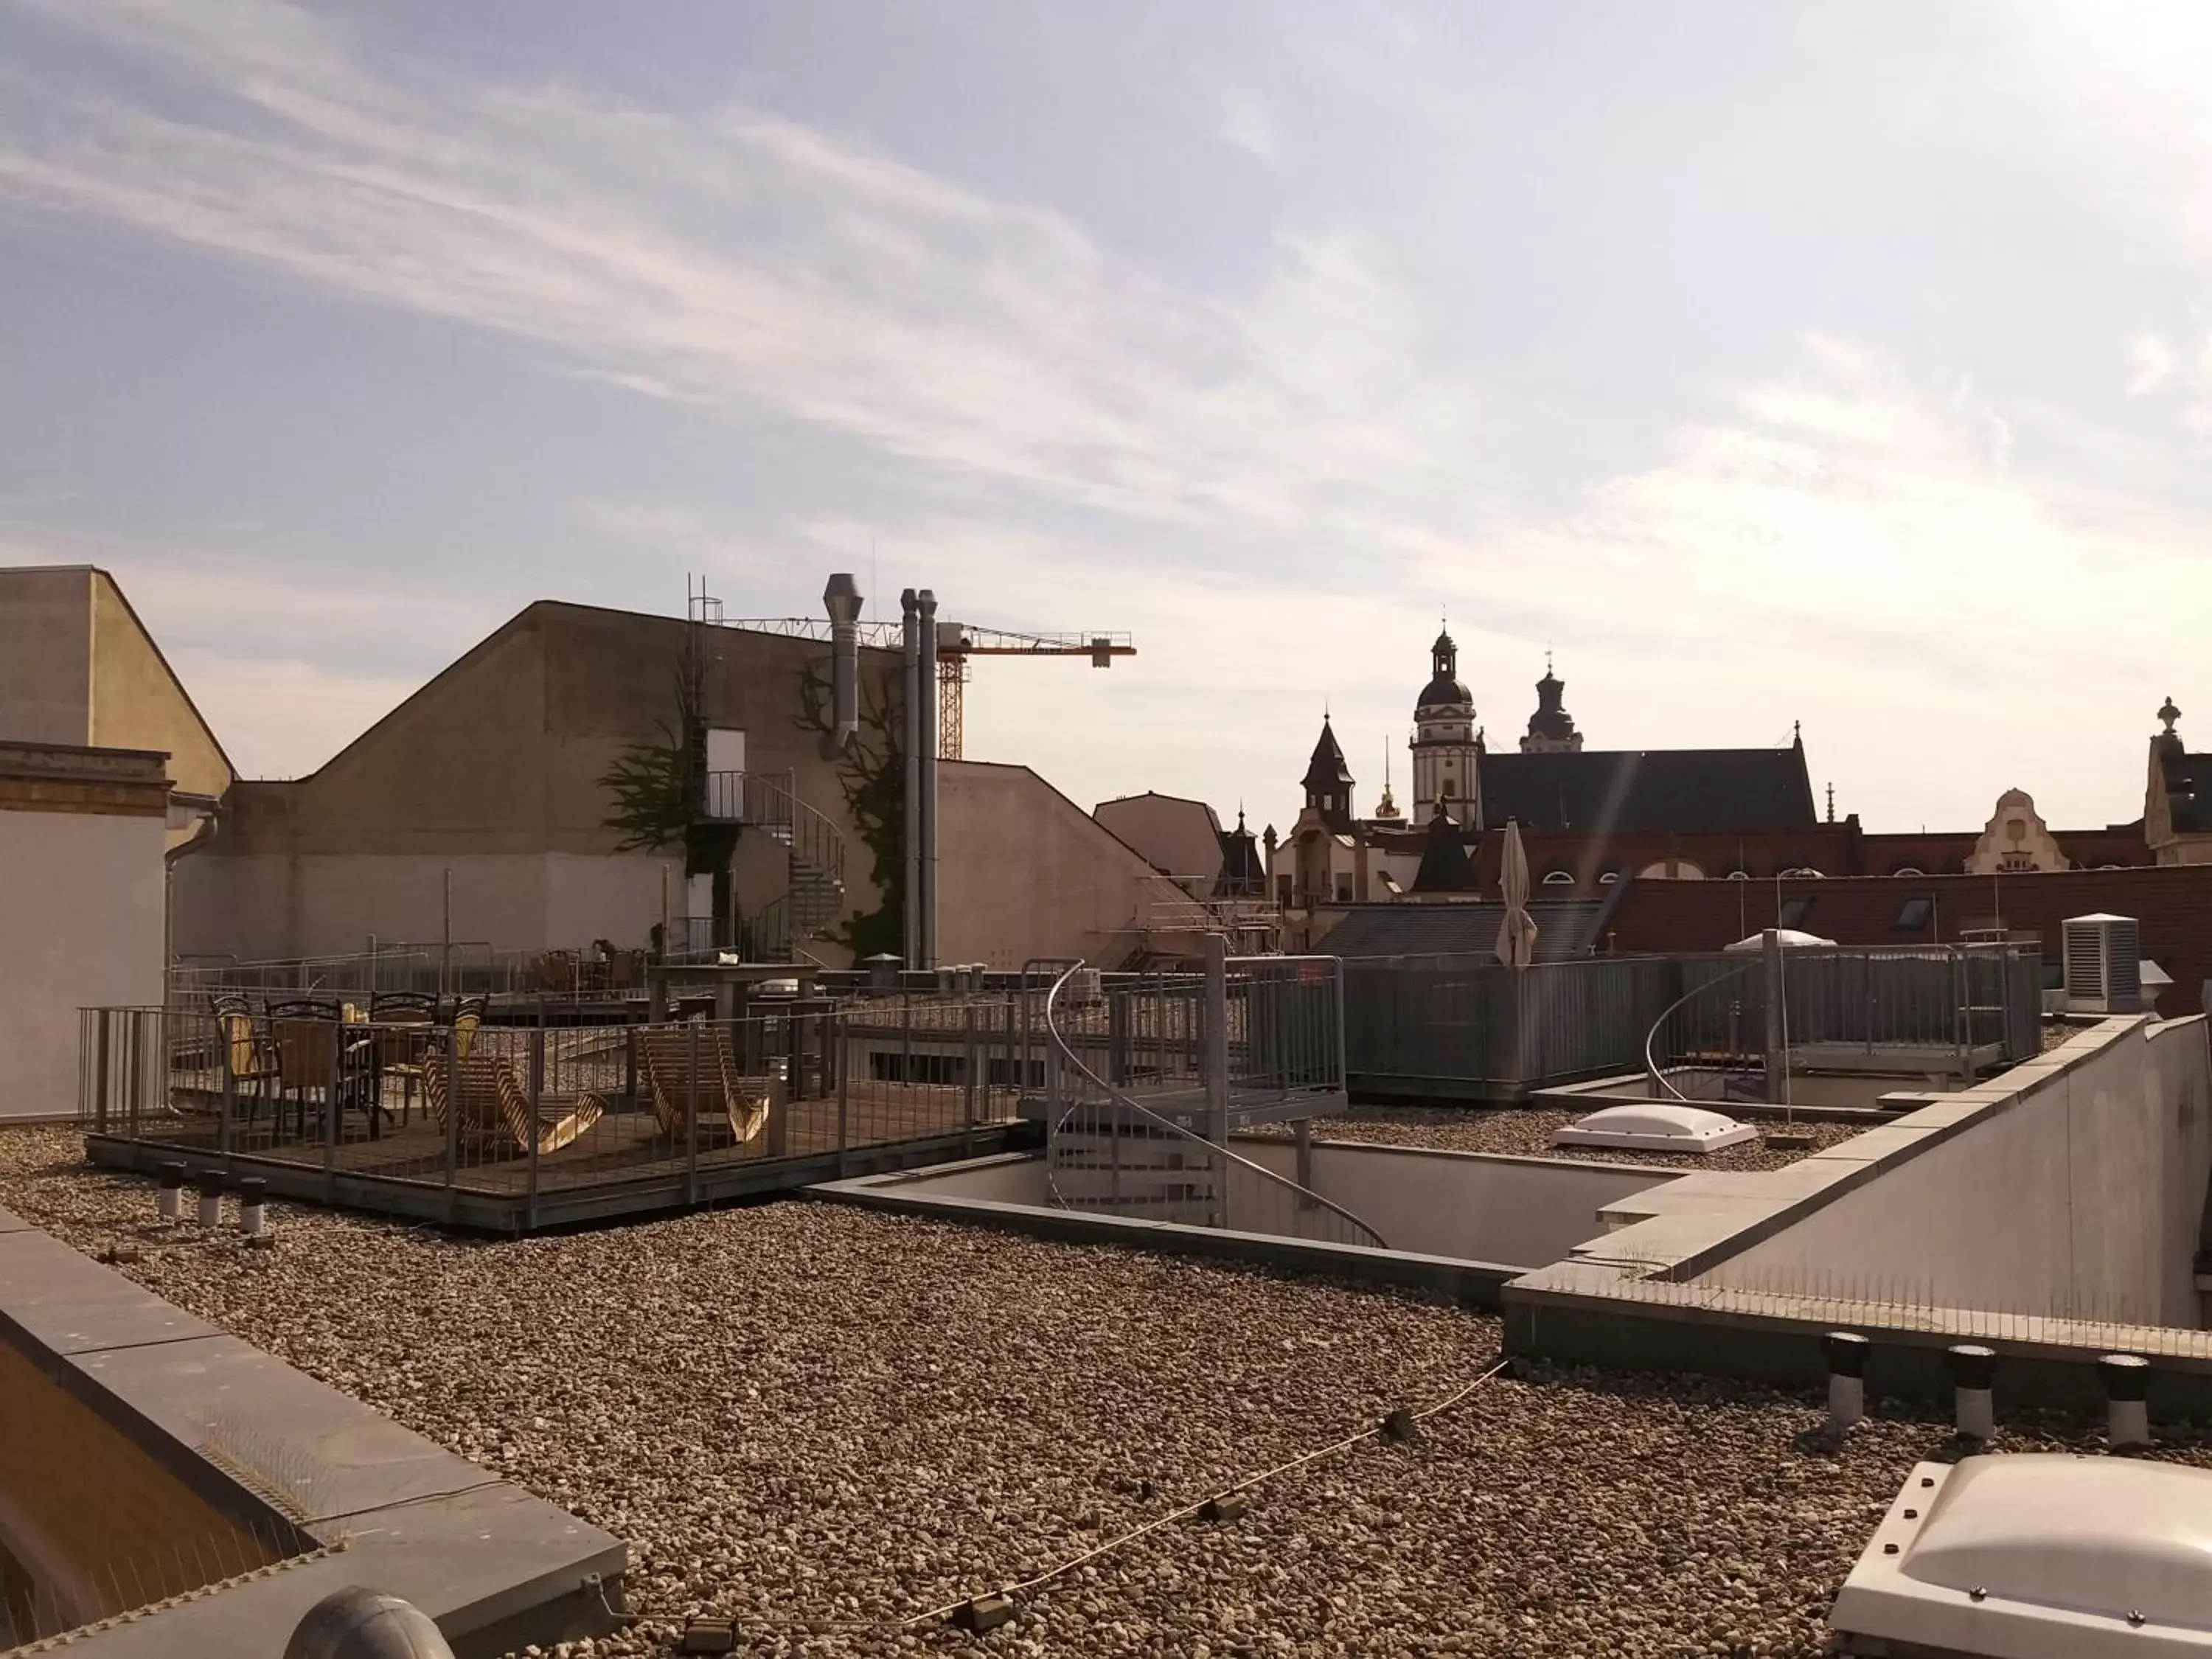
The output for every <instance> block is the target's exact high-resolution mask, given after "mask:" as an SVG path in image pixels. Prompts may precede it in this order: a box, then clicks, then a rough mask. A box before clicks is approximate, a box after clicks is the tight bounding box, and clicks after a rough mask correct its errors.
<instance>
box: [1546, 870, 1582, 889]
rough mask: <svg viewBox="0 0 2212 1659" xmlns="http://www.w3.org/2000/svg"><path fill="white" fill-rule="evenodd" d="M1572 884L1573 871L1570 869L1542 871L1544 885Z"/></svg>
mask: <svg viewBox="0 0 2212 1659" xmlns="http://www.w3.org/2000/svg"><path fill="white" fill-rule="evenodd" d="M1574 884H1575V875H1574V872H1573V871H1571V870H1547V871H1545V872H1544V885H1545V886H1547V887H1571V886H1573V885H1574Z"/></svg>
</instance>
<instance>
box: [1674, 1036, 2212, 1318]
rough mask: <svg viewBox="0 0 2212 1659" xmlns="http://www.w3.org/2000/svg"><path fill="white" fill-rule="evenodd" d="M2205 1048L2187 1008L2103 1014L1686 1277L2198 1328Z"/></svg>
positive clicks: (2210, 1147) (2208, 1086) (1925, 1115)
mask: <svg viewBox="0 0 2212 1659" xmlns="http://www.w3.org/2000/svg"><path fill="white" fill-rule="evenodd" d="M2208 1058H2212V1057H2208V1053H2207V1048H2206V1042H2205V1022H2204V1020H2203V1018H2202V1017H2201V1016H2200V1017H2197V1018H2191V1019H2187V1020H2177V1021H2172V1022H2170V1023H2168V1024H2146V1023H2144V1022H2143V1021H2142V1020H2139V1019H2136V1020H2115V1021H2107V1022H2106V1023H2105V1024H2102V1025H2100V1026H2098V1027H2097V1028H2095V1029H2094V1030H2092V1031H2089V1032H2086V1033H2084V1034H2082V1035H2081V1036H2077V1037H2075V1038H2074V1039H2073V1040H2072V1041H2070V1042H2068V1043H2066V1044H2064V1045H2063V1046H2062V1047H2061V1048H2058V1049H2056V1050H2054V1051H2053V1052H2052V1053H2051V1054H2050V1055H2049V1056H2047V1057H2045V1058H2043V1059H2040V1060H2031V1061H2029V1062H2028V1063H2027V1064H2026V1065H2023V1066H2017V1067H2015V1068H2014V1069H2013V1070H2012V1071H2010V1072H2008V1073H2005V1074H2004V1075H2003V1076H2002V1077H2001V1078H1999V1079H1995V1080H1993V1081H1992V1082H1991V1083H1990V1085H1987V1086H1986V1087H1985V1088H1983V1089H1976V1090H1970V1091H1966V1092H1965V1093H1964V1094H1961V1095H1959V1096H1956V1097H1953V1098H1952V1100H1951V1101H1950V1102H1949V1103H1944V1104H1938V1105H1934V1106H1930V1107H1927V1108H1923V1109H1922V1110H1920V1111H1918V1112H1915V1113H1911V1114H1910V1115H1906V1116H1905V1117H1904V1118H1901V1119H1899V1121H1898V1122H1897V1123H1896V1124H1895V1125H1893V1126H1892V1127H1889V1128H1887V1129H1883V1130H1878V1131H1875V1134H1876V1135H1880V1136H1885V1137H1887V1138H1889V1139H1890V1140H1892V1141H1893V1143H1894V1144H1895V1146H1896V1148H1897V1150H1898V1151H1899V1152H1901V1153H1903V1154H1904V1155H1903V1156H1900V1157H1898V1158H1896V1159H1895V1161H1894V1163H1893V1164H1892V1166H1891V1167H1888V1168H1887V1169H1885V1170H1883V1171H1882V1173H1881V1176H1880V1178H1879V1179H1877V1180H1872V1181H1867V1182H1861V1183H1858V1184H1856V1185H1854V1186H1852V1187H1850V1188H1848V1189H1846V1190H1843V1191H1841V1192H1838V1194H1835V1195H1834V1196H1833V1197H1832V1199H1831V1200H1830V1201H1829V1202H1827V1203H1826V1204H1823V1205H1820V1206H1818V1207H1816V1208H1814V1209H1813V1210H1812V1211H1811V1212H1810V1213H1808V1214H1805V1215H1804V1216H1802V1218H1799V1219H1796V1221H1794V1222H1793V1223H1792V1224H1791V1225H1789V1226H1787V1227H1785V1228H1784V1229H1782V1230H1780V1231H1777V1232H1775V1233H1773V1234H1772V1235H1771V1237H1765V1238H1763V1239H1761V1240H1759V1241H1758V1242H1757V1243H1753V1244H1752V1245H1751V1246H1750V1247H1749V1248H1748V1249H1744V1250H1742V1251H1741V1252H1739V1253H1736V1254H1734V1255H1730V1256H1729V1258H1728V1259H1727V1260H1725V1261H1722V1262H1719V1263H1718V1264H1717V1265H1716V1266H1715V1267H1712V1268H1711V1270H1709V1271H1708V1272H1706V1273H1704V1274H1703V1275H1701V1277H1700V1282H1702V1283H1705V1284H1713V1285H1729V1286H1731V1287H1736V1288H1747V1289H1761V1290H1800V1291H1808V1292H1810V1291H1819V1290H1822V1289H1824V1288H1825V1289H1826V1290H1828V1291H1831V1292H1832V1291H1834V1290H1835V1288H1836V1287H1837V1286H1838V1285H1844V1284H1853V1285H1859V1286H1861V1287H1863V1288H1864V1289H1865V1290H1867V1291H1874V1290H1875V1288H1876V1287H1879V1291H1880V1294H1881V1295H1882V1296H1883V1297H1885V1298H1887V1299H1890V1300H1902V1301H1905V1302H1907V1303H1923V1302H1924V1303H1925V1304H1927V1305H1929V1306H1934V1307H1954V1308H1978V1309H1987V1310H2003V1311H2015V1312H2027V1313H2039V1314H2055V1315H2062V1316H2078V1317H2081V1318H2087V1319H2096V1320H2104V1321H2112V1322H2120V1323H2137V1324H2145V1325H2177V1326H2189V1327H2194V1326H2196V1325H2198V1324H2199V1323H2200V1322H2201V1320H2200V1317H2199V1313H2198V1298H2197V1289H2196V1284H2195V1279H2194V1276H2193V1261H2194V1258H2195V1255H2196V1252H2197V1235H2198V1229H2199V1227H2200V1225H2202V1221H2203V1212H2204V1200H2205V1191H2206V1180H2207V1177H2208V1176H2212V1114H2208V1104H2212V1066H2208ZM1866 1139H1869V1137H1864V1136H1863V1137H1860V1138H1859V1140H1857V1141H1851V1142H1846V1143H1844V1146H1843V1147H1841V1148H1838V1151H1839V1152H1848V1151H1849V1150H1850V1148H1852V1147H1854V1146H1859V1145H1860V1144H1861V1143H1862V1142H1863V1141H1864V1140H1866Z"/></svg>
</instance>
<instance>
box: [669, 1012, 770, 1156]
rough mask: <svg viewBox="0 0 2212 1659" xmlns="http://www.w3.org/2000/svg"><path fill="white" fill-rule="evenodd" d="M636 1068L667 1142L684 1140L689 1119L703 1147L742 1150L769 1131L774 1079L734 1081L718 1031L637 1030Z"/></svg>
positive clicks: (688, 1026) (700, 1026) (703, 1027)
mask: <svg viewBox="0 0 2212 1659" xmlns="http://www.w3.org/2000/svg"><path fill="white" fill-rule="evenodd" d="M637 1068H638V1073H639V1077H640V1079H641V1081H642V1082H643V1083H644V1085H645V1089H646V1092H647V1094H648V1095H649V1096H651V1097H652V1099H653V1116H654V1117H656V1118H658V1119H659V1121H660V1132H661V1133H663V1134H665V1135H666V1136H667V1137H668V1138H669V1139H671V1140H674V1141H678V1142H679V1143H680V1142H682V1141H684V1139H686V1138H687V1137H688V1135H689V1133H690V1131H689V1130H688V1128H687V1127H686V1124H685V1119H686V1115H687V1114H690V1113H696V1115H697V1117H698V1122H699V1139H700V1140H701V1141H702V1143H704V1144H708V1145H713V1146H726V1145H736V1146H744V1144H745V1143H746V1142H748V1141H750V1140H752V1139H756V1138H757V1137H758V1136H759V1135H760V1134H761V1133H762V1132H763V1131H764V1130H765V1129H767V1127H769V1115H770V1113H771V1111H772V1110H773V1109H774V1101H775V1079H773V1078H766V1077H741V1076H739V1075H738V1067H737V1062H736V1060H734V1059H733V1058H732V1056H731V1054H730V1034H729V1031H728V1030H727V1029H726V1028H725V1027H723V1026H720V1025H709V1024H704V1023H696V1024H695V1023H691V1022H684V1023H682V1024H673V1025H641V1026H639V1027H638V1028H637Z"/></svg>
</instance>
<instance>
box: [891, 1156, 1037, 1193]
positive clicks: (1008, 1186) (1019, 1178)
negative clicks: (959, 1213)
mask: <svg viewBox="0 0 2212 1659" xmlns="http://www.w3.org/2000/svg"><path fill="white" fill-rule="evenodd" d="M882 1185H883V1186H884V1188H886V1189H887V1190H890V1191H894V1192H906V1191H909V1190H910V1191H912V1192H914V1193H915V1194H926V1195H927V1196H928V1197H931V1198H981V1199H987V1200H990V1201H991V1202H992V1203H994V1204H1049V1203H1051V1202H1052V1194H1051V1191H1050V1189H1049V1188H1048V1187H1047V1186H1046V1184H1045V1178H1044V1159H1043V1158H1042V1157H1036V1158H994V1159H991V1160H990V1161H988V1162H986V1163H980V1164H969V1165H967V1166H965V1167H962V1168H955V1169H951V1170H945V1172H944V1173H943V1174H941V1175H926V1176H921V1177H919V1178H918V1179H915V1180H913V1181H903V1180H901V1181H886V1182H882Z"/></svg>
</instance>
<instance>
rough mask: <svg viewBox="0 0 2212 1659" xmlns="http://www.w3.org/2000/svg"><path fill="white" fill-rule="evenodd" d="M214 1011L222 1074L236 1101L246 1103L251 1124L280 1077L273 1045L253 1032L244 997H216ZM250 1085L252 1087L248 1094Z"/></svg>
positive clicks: (281, 1071)
mask: <svg viewBox="0 0 2212 1659" xmlns="http://www.w3.org/2000/svg"><path fill="white" fill-rule="evenodd" d="M214 1008H215V1029H216V1047H217V1048H219V1049H221V1051H222V1066H223V1070H224V1072H225V1073H227V1074H228V1078H229V1080H230V1087H231V1089H232V1091H234V1094H235V1096H236V1097H237V1098H238V1099H239V1100H240V1101H242V1102H244V1103H246V1121H247V1122H248V1123H251V1122H252V1121H253V1117H254V1109H255V1108H257V1107H258V1105H259V1104H260V1103H261V1100H262V1097H264V1096H266V1095H268V1094H270V1092H271V1091H272V1085H276V1084H278V1083H279V1081H280V1079H281V1078H282V1076H283V1069H282V1067H281V1066H280V1065H279V1063H278V1055H277V1052H276V1044H275V1043H273V1042H270V1040H269V1039H268V1038H267V1037H266V1036H263V1035H262V1034H261V1032H260V1031H259V1030H257V1029H256V1028H255V1026H254V1024H253V1015H252V1011H251V1010H249V1009H248V1008H247V1006H246V999H245V998H244V997H218V998H216V1000H215V1004H214ZM249 1084H250V1085H252V1092H250V1093H249V1092H248V1091H247V1085H249Z"/></svg>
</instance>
